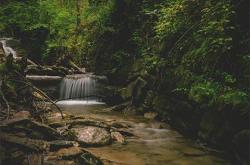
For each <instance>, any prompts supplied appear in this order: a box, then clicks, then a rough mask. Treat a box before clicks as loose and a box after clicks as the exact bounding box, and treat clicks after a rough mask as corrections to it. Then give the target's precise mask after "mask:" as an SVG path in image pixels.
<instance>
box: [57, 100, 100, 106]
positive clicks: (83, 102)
mask: <svg viewBox="0 0 250 165" xmlns="http://www.w3.org/2000/svg"><path fill="white" fill-rule="evenodd" d="M56 104H58V105H102V104H105V103H104V102H100V101H96V100H63V101H58V102H57V103H56Z"/></svg>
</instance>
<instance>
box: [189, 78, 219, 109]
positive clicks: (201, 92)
mask: <svg viewBox="0 0 250 165" xmlns="http://www.w3.org/2000/svg"><path fill="white" fill-rule="evenodd" d="M220 88H221V86H220V85H219V84H217V83H212V82H203V83H198V84H194V85H193V86H192V87H191V90H190V92H189V98H190V99H192V100H194V101H196V102H197V103H200V104H212V103H213V102H214V101H215V99H216V96H217V95H218V93H219V91H220Z"/></svg>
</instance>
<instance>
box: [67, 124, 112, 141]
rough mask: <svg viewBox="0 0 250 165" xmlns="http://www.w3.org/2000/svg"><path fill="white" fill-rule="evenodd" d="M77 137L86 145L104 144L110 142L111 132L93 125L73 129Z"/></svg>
mask: <svg viewBox="0 0 250 165" xmlns="http://www.w3.org/2000/svg"><path fill="white" fill-rule="evenodd" d="M71 130H72V131H73V132H74V133H75V134H76V137H77V141H78V142H79V143H80V144H82V145H86V146H102V145H106V144H109V143H110V139H111V136H110V133H109V132H108V131H107V130H106V129H104V128H99V127H93V126H86V127H83V128H73V129H71Z"/></svg>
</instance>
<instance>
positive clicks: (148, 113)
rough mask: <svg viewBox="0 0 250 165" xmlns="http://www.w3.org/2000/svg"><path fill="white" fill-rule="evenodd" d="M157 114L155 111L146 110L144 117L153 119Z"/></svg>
mask: <svg viewBox="0 0 250 165" xmlns="http://www.w3.org/2000/svg"><path fill="white" fill-rule="evenodd" d="M157 116H158V113H156V112H146V113H144V117H145V118H146V119H151V120H154V119H156V118H157Z"/></svg>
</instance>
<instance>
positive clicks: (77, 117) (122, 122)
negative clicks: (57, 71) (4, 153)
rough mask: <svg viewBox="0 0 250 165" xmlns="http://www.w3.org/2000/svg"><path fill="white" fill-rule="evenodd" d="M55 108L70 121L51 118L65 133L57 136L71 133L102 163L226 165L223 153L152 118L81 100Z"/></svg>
mask: <svg viewBox="0 0 250 165" xmlns="http://www.w3.org/2000/svg"><path fill="white" fill-rule="evenodd" d="M59 106H60V107H61V108H62V110H63V111H64V112H65V113H67V114H70V115H69V116H71V115H72V116H71V117H70V119H71V120H70V121H69V122H68V123H67V122H66V123H64V124H63V125H60V124H59V123H62V122H61V121H58V122H57V121H56V120H55V119H53V121H54V122H52V123H51V126H53V127H54V128H55V129H58V130H66V132H61V134H65V135H67V134H72V132H73V135H74V136H75V137H76V139H75V140H76V141H77V142H78V143H79V145H80V146H82V147H84V149H85V150H86V151H88V152H90V153H92V154H94V155H95V156H96V157H98V158H99V159H100V160H102V162H103V163H104V164H119V165H120V164H122V165H132V164H133V165H146V164H148V165H165V164H170V165H171V164H173V165H175V164H176V165H189V164H190V165H191V164H192V165H196V164H197V165H200V164H203V165H212V164H220V165H221V164H222V165H223V164H230V163H229V160H228V158H227V157H226V156H225V154H224V153H223V152H220V151H216V150H212V149H209V148H206V147H204V146H202V145H201V144H198V143H197V142H194V141H193V140H190V139H187V138H185V137H183V136H182V135H180V134H179V133H178V132H176V131H174V130H173V129H172V128H170V126H169V125H168V124H166V123H164V122H159V121H156V120H154V119H152V118H150V116H151V117H153V115H150V114H147V115H145V116H144V117H143V116H136V115H134V114H130V113H121V112H115V111H112V108H109V107H106V106H105V105H102V104H99V105H95V104H87V105H86V103H83V104H82V103H81V101H79V102H77V101H65V102H61V103H59ZM145 117H146V118H145ZM65 127H66V129H64V128H65ZM67 130H70V132H71V133H69V132H68V131H67Z"/></svg>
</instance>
